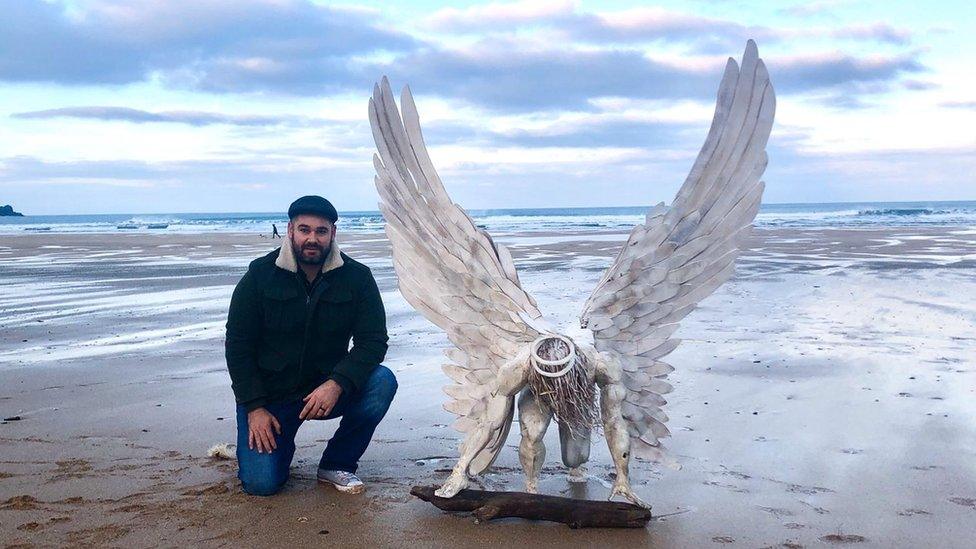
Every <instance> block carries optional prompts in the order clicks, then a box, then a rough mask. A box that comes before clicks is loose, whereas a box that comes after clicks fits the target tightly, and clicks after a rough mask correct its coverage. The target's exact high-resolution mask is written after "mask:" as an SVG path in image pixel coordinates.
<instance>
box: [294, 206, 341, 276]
mask: <svg viewBox="0 0 976 549" xmlns="http://www.w3.org/2000/svg"><path fill="white" fill-rule="evenodd" d="M288 238H290V239H291V246H292V249H293V250H295V258H296V259H297V260H298V262H299V263H304V264H306V265H321V264H323V263H325V258H326V257H328V256H329V252H330V251H331V250H332V240H333V239H334V238H335V225H333V224H332V222H331V221H329V220H328V219H326V218H324V217H319V216H317V215H296V216H295V218H294V219H292V220H291V221H289V222H288Z"/></svg>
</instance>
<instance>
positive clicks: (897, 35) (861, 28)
mask: <svg viewBox="0 0 976 549" xmlns="http://www.w3.org/2000/svg"><path fill="white" fill-rule="evenodd" d="M830 35H831V36H833V37H835V38H848V39H855V40H875V41H878V42H886V43H889V44H898V45H905V44H908V43H909V42H911V41H912V33H911V31H909V30H907V29H898V28H895V27H892V26H891V25H888V24H887V23H875V24H873V25H855V26H850V27H841V28H839V29H835V30H833V31H830Z"/></svg>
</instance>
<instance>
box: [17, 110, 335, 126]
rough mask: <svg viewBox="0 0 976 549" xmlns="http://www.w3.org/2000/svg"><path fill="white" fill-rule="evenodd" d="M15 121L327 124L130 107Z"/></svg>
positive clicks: (46, 113)
mask: <svg viewBox="0 0 976 549" xmlns="http://www.w3.org/2000/svg"><path fill="white" fill-rule="evenodd" d="M11 116H12V117H13V118H23V119H48V118H81V119H91V120H109V121H124V122H134V123H147V122H170V123H177V124H189V125H191V126H209V125H213V124H227V125H232V126H282V125H288V126H311V125H317V124H321V123H324V122H329V123H330V124H332V123H335V121H326V120H323V119H315V118H310V117H305V116H289V115H249V114H225V113H219V112H206V111H159V112H151V111H144V110H140V109H131V108H128V107H99V106H91V107H62V108H58V109H47V110H41V111H30V112H19V113H14V114H12V115H11Z"/></svg>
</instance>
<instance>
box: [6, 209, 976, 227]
mask: <svg viewBox="0 0 976 549" xmlns="http://www.w3.org/2000/svg"><path fill="white" fill-rule="evenodd" d="M647 209H648V207H646V206H631V207H605V208H525V209H497V210H469V212H468V213H470V214H471V216H472V217H473V218H474V220H475V222H476V223H477V224H478V225H479V226H481V227H483V228H485V229H487V230H488V231H490V232H492V234H503V233H515V232H532V231H626V230H629V229H630V228H631V227H633V226H634V225H636V224H637V223H641V222H642V221H643V219H644V214H645V212H646V211H647ZM339 217H340V219H339V229H340V230H344V231H355V232H381V231H382V230H383V217H382V216H381V215H380V213H379V212H376V211H364V212H357V211H349V212H340V214H339ZM287 221H288V220H287V217H286V216H285V214H284V213H280V212H279V213H260V212H259V213H167V214H102V215H37V216H25V217H0V234H30V233H32V232H41V233H131V232H144V233H175V232H178V233H207V232H254V233H270V232H271V224H272V223H277V224H278V230H279V231H281V232H284V230H285V225H286V223H287ZM916 225H948V226H956V227H958V226H963V227H976V201H954V202H849V203H840V202H838V203H827V204H763V206H762V208H761V209H760V212H759V215H758V216H757V217H756V227H757V228H759V229H764V228H777V227H805V228H829V227H838V228H869V227H897V226H916Z"/></svg>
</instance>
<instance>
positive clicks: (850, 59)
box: [766, 53, 926, 93]
mask: <svg viewBox="0 0 976 549" xmlns="http://www.w3.org/2000/svg"><path fill="white" fill-rule="evenodd" d="M766 64H767V65H768V66H769V70H770V74H772V78H773V84H774V85H775V86H776V88H777V89H778V90H782V91H788V92H805V91H811V90H817V89H822V88H830V87H836V86H843V85H849V84H852V83H853V84H858V83H860V84H863V83H879V82H887V81H891V80H894V79H896V78H898V77H900V76H902V75H904V74H906V73H918V72H922V71H924V70H926V69H925V67H924V66H923V65H922V64H921V63H920V62H919V61H918V60H917V59H916V58H915V56H914V55H911V54H905V55H893V56H880V55H879V56H873V57H864V58H861V57H854V56H852V55H847V54H843V53H829V54H819V55H805V56H795V57H780V58H772V59H767V60H766ZM852 91H857V92H861V93H863V92H865V91H868V92H871V91H875V92H877V91H883V90H880V89H878V88H869V87H863V86H862V87H860V88H858V89H856V90H852Z"/></svg>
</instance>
